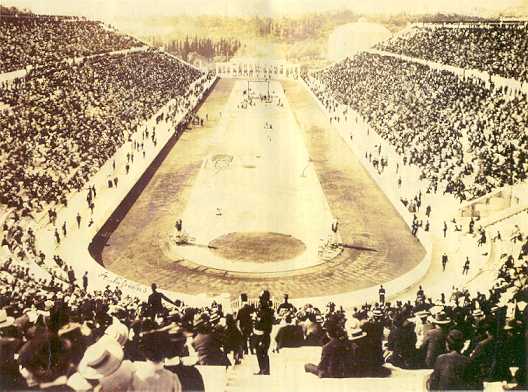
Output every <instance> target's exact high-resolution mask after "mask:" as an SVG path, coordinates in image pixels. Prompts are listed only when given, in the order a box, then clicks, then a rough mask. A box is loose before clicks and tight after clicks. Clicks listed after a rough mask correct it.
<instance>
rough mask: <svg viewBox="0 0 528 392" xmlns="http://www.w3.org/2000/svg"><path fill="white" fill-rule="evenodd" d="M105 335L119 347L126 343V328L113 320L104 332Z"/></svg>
mask: <svg viewBox="0 0 528 392" xmlns="http://www.w3.org/2000/svg"><path fill="white" fill-rule="evenodd" d="M105 335H107V336H109V337H111V338H113V339H114V340H115V341H116V342H117V343H119V345H120V346H121V347H124V346H125V343H126V342H127V341H128V327H127V326H126V325H125V324H123V323H121V322H119V321H118V320H116V319H114V322H113V323H112V324H110V325H109V326H108V328H106V330H105Z"/></svg>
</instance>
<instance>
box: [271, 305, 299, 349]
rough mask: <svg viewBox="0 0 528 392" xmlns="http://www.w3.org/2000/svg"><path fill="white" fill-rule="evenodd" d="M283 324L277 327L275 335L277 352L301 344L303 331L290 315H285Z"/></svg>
mask: <svg viewBox="0 0 528 392" xmlns="http://www.w3.org/2000/svg"><path fill="white" fill-rule="evenodd" d="M283 320H284V323H283V324H282V325H281V326H280V327H279V329H278V331H277V334H276V335H275V342H276V343H277V346H276V348H277V351H279V350H280V349H281V348H283V347H299V346H301V345H302V343H303V340H304V339H303V330H302V327H301V326H300V325H298V324H297V323H296V320H294V318H293V316H292V315H291V314H286V315H285V316H284V318H283Z"/></svg>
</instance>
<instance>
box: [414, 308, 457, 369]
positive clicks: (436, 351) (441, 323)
mask: <svg viewBox="0 0 528 392" xmlns="http://www.w3.org/2000/svg"><path fill="white" fill-rule="evenodd" d="M431 321H432V322H433V324H434V325H435V328H434V329H432V330H430V331H429V332H428V333H427V334H426V335H425V338H424V341H423V343H422V346H421V347H420V349H419V351H420V352H421V353H422V355H423V357H424V365H425V367H426V368H429V369H432V368H433V367H434V364H435V361H436V358H438V356H439V355H441V354H444V353H445V352H446V347H445V342H446V337H447V332H448V328H449V324H451V319H450V318H449V317H448V316H447V315H446V314H445V312H443V311H442V312H439V313H437V314H436V315H435V317H434V318H433V319H432V320H431Z"/></svg>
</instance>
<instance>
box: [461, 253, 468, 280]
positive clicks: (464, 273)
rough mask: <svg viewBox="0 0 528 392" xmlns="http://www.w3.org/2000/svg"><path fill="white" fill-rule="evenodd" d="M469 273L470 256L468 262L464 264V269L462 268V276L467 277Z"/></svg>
mask: <svg viewBox="0 0 528 392" xmlns="http://www.w3.org/2000/svg"><path fill="white" fill-rule="evenodd" d="M468 272H469V256H466V262H465V263H464V268H462V275H467V274H468Z"/></svg>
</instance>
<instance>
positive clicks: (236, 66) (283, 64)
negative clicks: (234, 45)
mask: <svg viewBox="0 0 528 392" xmlns="http://www.w3.org/2000/svg"><path fill="white" fill-rule="evenodd" d="M215 69H216V74H217V75H218V76H220V77H224V78H240V79H247V78H249V79H257V80H262V79H264V80H269V79H297V78H298V77H299V76H300V74H301V66H300V65H299V64H291V63H289V62H287V61H285V60H265V59H253V58H235V59H232V60H231V61H229V62H227V63H216V65H215Z"/></svg>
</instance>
